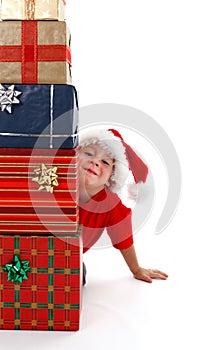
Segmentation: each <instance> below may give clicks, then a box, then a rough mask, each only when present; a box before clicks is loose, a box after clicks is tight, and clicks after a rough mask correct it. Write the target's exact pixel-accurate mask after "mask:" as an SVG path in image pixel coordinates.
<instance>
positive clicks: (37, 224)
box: [0, 148, 78, 236]
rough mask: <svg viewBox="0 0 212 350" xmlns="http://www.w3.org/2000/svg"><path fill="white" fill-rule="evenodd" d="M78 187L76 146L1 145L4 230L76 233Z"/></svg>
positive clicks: (0, 222) (0, 202) (0, 204)
mask: <svg viewBox="0 0 212 350" xmlns="http://www.w3.org/2000/svg"><path fill="white" fill-rule="evenodd" d="M77 188H78V183H77V154H76V149H69V150H68V149H60V150H53V149H34V150H33V149H18V148H15V149H9V148H0V234H1V233H2V234H4V233H6V234H12V235H14V234H21V235H29V234H31V235H34V234H35V235H43V234H45V235H47V234H48V235H56V236H57V235H61V234H62V235H69V234H73V233H75V232H76V230H77V225H78V210H77V201H78V198H77V197H78V189H77Z"/></svg>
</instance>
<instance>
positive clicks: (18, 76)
mask: <svg viewBox="0 0 212 350" xmlns="http://www.w3.org/2000/svg"><path fill="white" fill-rule="evenodd" d="M0 32H1V35H0V82H1V84H71V68H70V67H71V51H70V32H69V29H68V26H67V24H66V23H65V22H58V21H2V22H0Z"/></svg>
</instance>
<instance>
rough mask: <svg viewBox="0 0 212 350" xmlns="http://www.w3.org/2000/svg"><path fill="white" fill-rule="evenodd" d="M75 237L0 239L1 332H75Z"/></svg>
mask: <svg viewBox="0 0 212 350" xmlns="http://www.w3.org/2000/svg"><path fill="white" fill-rule="evenodd" d="M79 242H80V240H79V234H78V233H77V234H76V235H72V236H68V237H67V236H65V237H61V236H60V237H54V236H18V235H16V236H11V235H10V236H6V235H4V236H3V235H1V236H0V329H16V330H19V329H20V330H63V331H75V330H78V329H79V321H80V299H81V297H80V289H81V277H80V267H81V265H80V247H79Z"/></svg>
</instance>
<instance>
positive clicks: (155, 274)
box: [120, 245, 168, 283]
mask: <svg viewBox="0 0 212 350" xmlns="http://www.w3.org/2000/svg"><path fill="white" fill-rule="evenodd" d="M120 252H121V254H122V256H123V258H124V260H125V261H126V263H127V265H128V267H129V269H130V271H131V272H132V274H133V276H134V277H135V278H136V279H138V280H142V281H145V282H149V283H151V282H152V279H153V278H158V279H163V280H165V279H167V277H168V275H167V274H166V273H164V272H162V271H159V270H151V269H144V268H142V267H140V265H139V263H138V259H137V256H136V252H135V248H134V245H132V246H131V247H130V248H127V249H123V250H120Z"/></svg>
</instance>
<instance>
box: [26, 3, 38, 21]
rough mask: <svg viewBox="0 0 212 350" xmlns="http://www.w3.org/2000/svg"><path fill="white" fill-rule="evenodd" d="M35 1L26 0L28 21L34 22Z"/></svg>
mask: <svg viewBox="0 0 212 350" xmlns="http://www.w3.org/2000/svg"><path fill="white" fill-rule="evenodd" d="M35 1H36V0H25V16H26V19H27V20H34V18H35Z"/></svg>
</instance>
